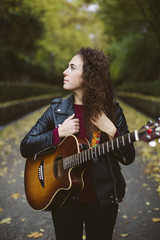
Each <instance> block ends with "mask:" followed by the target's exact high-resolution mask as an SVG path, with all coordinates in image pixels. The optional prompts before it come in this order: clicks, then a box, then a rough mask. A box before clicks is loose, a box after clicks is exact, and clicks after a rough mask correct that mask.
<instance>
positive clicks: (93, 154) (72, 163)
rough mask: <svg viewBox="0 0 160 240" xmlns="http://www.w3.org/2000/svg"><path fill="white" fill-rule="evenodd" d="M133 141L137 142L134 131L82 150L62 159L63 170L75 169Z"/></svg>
mask: <svg viewBox="0 0 160 240" xmlns="http://www.w3.org/2000/svg"><path fill="white" fill-rule="evenodd" d="M135 141H139V138H138V132H137V130H135V131H134V132H132V133H127V134H125V135H123V136H119V137H117V138H114V139H113V140H111V141H107V142H104V143H101V144H99V145H97V146H95V147H92V148H88V149H86V150H83V151H82V152H80V153H76V154H73V155H71V156H69V157H66V158H64V159H63V169H64V170H67V169H70V168H72V167H76V166H78V165H80V164H83V163H86V162H88V161H92V160H93V159H94V158H97V157H98V156H101V155H103V154H105V153H106V152H108V153H109V152H113V151H115V150H117V149H120V148H121V147H123V146H125V145H126V144H128V143H129V144H131V143H133V142H135Z"/></svg>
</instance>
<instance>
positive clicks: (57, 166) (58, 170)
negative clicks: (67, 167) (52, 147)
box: [53, 155, 64, 179]
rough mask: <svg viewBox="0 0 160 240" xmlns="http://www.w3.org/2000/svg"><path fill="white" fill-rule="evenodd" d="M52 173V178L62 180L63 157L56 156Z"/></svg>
mask: <svg viewBox="0 0 160 240" xmlns="http://www.w3.org/2000/svg"><path fill="white" fill-rule="evenodd" d="M53 172H54V176H55V178H57V179H62V178H63V176H64V169H63V156H62V155H58V156H57V157H56V159H55V161H54V165H53Z"/></svg>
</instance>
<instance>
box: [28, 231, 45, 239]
mask: <svg viewBox="0 0 160 240" xmlns="http://www.w3.org/2000/svg"><path fill="white" fill-rule="evenodd" d="M27 237H29V238H39V237H43V234H42V233H39V232H31V233H30V234H29V235H28V236H27Z"/></svg>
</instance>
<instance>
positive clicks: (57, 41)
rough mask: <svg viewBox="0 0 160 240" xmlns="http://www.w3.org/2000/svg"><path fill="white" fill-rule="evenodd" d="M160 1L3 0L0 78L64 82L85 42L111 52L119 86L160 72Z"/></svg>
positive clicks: (149, 79)
mask: <svg viewBox="0 0 160 240" xmlns="http://www.w3.org/2000/svg"><path fill="white" fill-rule="evenodd" d="M159 12H160V1H157V0H141V1H139V0H130V1H127V0H97V1H94V0H41V1H39V0H32V1H30V0H1V2H0V33H1V34H0V60H1V66H0V81H8V80H10V81H13V80H16V81H22V80H23V81H26V80H27V81H28V80H29V81H38V82H42V81H44V80H46V81H48V82H51V83H59V79H60V78H62V71H63V70H64V69H65V67H66V65H67V64H68V61H69V60H70V58H71V57H72V56H73V55H74V53H75V51H76V50H77V49H79V48H80V47H81V46H91V47H98V48H101V49H103V50H104V51H105V53H106V54H107V55H109V58H110V61H111V76H112V79H113V80H114V82H115V84H121V83H123V82H131V81H133V82H139V81H152V80H157V79H159V76H160V14H159Z"/></svg>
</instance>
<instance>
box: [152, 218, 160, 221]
mask: <svg viewBox="0 0 160 240" xmlns="http://www.w3.org/2000/svg"><path fill="white" fill-rule="evenodd" d="M152 222H160V218H152Z"/></svg>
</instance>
